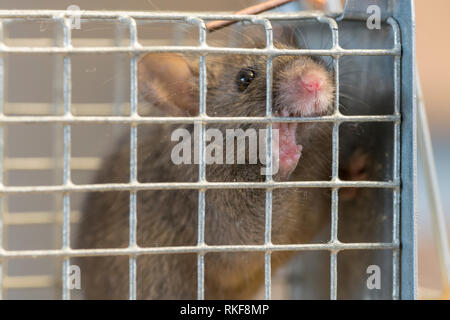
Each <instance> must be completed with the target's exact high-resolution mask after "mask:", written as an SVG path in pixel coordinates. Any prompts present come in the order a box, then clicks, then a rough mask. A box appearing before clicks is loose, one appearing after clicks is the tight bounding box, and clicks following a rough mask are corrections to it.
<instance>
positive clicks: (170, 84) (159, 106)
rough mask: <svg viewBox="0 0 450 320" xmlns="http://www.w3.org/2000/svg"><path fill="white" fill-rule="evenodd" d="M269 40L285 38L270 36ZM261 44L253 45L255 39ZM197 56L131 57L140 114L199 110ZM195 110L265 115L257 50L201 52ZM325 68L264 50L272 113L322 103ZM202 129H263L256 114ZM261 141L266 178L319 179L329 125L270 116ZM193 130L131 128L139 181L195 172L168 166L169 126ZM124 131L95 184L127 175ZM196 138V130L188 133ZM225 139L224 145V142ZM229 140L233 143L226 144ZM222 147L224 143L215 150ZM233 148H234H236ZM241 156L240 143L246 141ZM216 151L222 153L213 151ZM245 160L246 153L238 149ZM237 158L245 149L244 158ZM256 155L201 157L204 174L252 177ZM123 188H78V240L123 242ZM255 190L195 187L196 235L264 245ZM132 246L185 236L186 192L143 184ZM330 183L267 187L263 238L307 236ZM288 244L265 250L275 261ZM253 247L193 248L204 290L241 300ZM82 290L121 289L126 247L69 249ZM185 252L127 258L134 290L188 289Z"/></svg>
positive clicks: (99, 293)
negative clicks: (81, 252)
mask: <svg viewBox="0 0 450 320" xmlns="http://www.w3.org/2000/svg"><path fill="white" fill-rule="evenodd" d="M276 46H277V47H278V48H289V46H288V45H286V44H283V43H277V44H276ZM260 47H261V45H260ZM198 61H199V56H198V55H197V56H196V55H187V54H179V53H148V54H146V55H143V56H142V57H140V59H139V63H138V83H139V97H140V101H143V104H148V105H151V107H150V108H146V109H145V110H146V111H145V114H144V115H157V116H163V117H164V116H171V117H174V116H175V117H176V116H196V115H198V109H199V72H200V71H199V63H198ZM206 72H207V74H206V78H207V95H206V114H207V115H208V116H209V117H223V116H226V117H263V116H265V114H266V80H267V79H266V57H265V56H259V55H237V54H231V55H208V56H207V57H206ZM333 79H334V78H333V72H332V71H331V70H329V69H327V67H326V65H325V63H323V62H321V60H320V59H318V58H315V57H309V56H278V57H275V58H274V59H273V84H272V95H273V97H272V98H273V103H272V113H273V116H274V117H314V116H320V115H327V114H331V113H332V112H333V101H334V95H335V92H334V90H335V89H334V82H333V81H334V80H333ZM206 127H207V129H210V128H212V129H214V130H218V131H219V132H221V133H223V135H224V136H225V135H226V132H227V131H228V130H234V129H241V130H243V131H245V132H246V130H248V129H255V130H259V129H264V128H266V125H265V124H261V123H238V124H229V123H228V124H227V123H217V124H216V123H208V124H207V126H206ZM272 127H273V130H274V131H277V132H278V139H274V141H275V140H277V141H275V142H274V143H273V150H274V154H276V155H277V157H278V159H277V166H278V168H277V169H278V170H277V172H276V173H275V174H274V175H273V177H272V178H273V180H274V181H308V180H321V181H326V180H329V179H330V175H331V124H328V123H294V122H292V123H288V122H276V121H275V122H274V123H273V125H272ZM180 128H182V129H184V130H185V131H186V132H188V133H193V132H194V129H195V128H194V125H192V124H160V125H140V126H138V146H137V152H138V156H137V175H138V181H139V182H196V181H198V164H195V163H191V164H189V163H182V164H177V165H175V164H173V161H171V155H172V152H173V148H174V146H175V145H176V143H177V141H172V140H171V135H172V133H173V132H174V130H176V129H180ZM128 140H129V137H128V136H127V137H124V138H123V140H122V142H121V143H119V144H118V145H119V147H118V148H116V149H115V150H113V151H112V152H111V154H110V155H109V157H106V158H105V159H104V161H103V165H102V168H101V170H100V171H99V174H98V176H97V178H96V183H104V182H127V181H128V180H129V154H130V150H129V143H128ZM193 140H194V141H193V144H195V143H198V137H194V138H193ZM235 140H236V139H231V141H228V140H227V141H226V142H225V146H224V149H226V150H228V151H229V150H232V151H235V149H234V142H235ZM230 144H233V146H231V147H230ZM225 147H226V148H225ZM241 151H242V150H241ZM245 151H246V152H245V153H246V154H247V153H248V152H247V151H248V145H246V150H245ZM224 153H225V154H226V155H225V157H226V156H227V155H228V153H227V151H225V152H224ZM246 158H248V156H246ZM246 160H248V159H246ZM263 166H264V165H263V164H262V163H261V162H258V163H252V164H250V163H249V162H248V161H246V162H245V163H240V164H238V163H232V164H228V163H225V164H215V163H212V164H207V165H206V180H207V181H209V182H264V181H265V179H266V176H265V175H263V174H261V172H262V171H261V169H262V167H263ZM129 197H130V196H129V192H126V191H124V192H117V193H112V192H104V193H91V194H89V195H88V197H87V200H86V202H85V207H84V210H83V217H82V221H81V225H80V227H79V230H80V231H79V234H78V236H77V241H76V247H78V248H123V247H127V246H128V237H129V230H128V224H129V222H128V219H129ZM265 199H266V191H265V190H264V189H253V188H251V189H245V188H242V189H239V188H237V189H211V190H207V191H206V193H205V243H206V244H207V245H258V244H264V225H265ZM136 205H137V215H138V219H137V221H138V222H137V244H138V246H139V247H167V246H186V245H189V246H193V245H196V244H197V230H198V221H197V219H198V192H197V191H196V190H181V189H177V190H149V191H139V192H138V193H137V204H136ZM329 208H330V191H329V190H325V189H320V188H302V189H298V188H280V189H277V188H276V189H274V190H273V199H272V221H273V222H272V234H271V235H272V242H273V243H275V244H295V243H308V242H309V241H311V239H312V238H313V237H314V236H315V234H317V233H318V230H319V229H321V228H322V227H323V225H324V224H326V221H328V219H329ZM292 254H293V253H292V252H281V253H280V254H278V255H277V257H276V259H273V260H272V268H273V270H276V269H277V268H278V266H281V265H283V264H284V263H285V262H286V261H287V260H288V259H289V257H290V256H292ZM263 261H264V253H263V252H211V253H207V254H206V255H205V298H206V299H248V298H251V297H252V296H254V294H255V292H256V291H257V290H258V289H259V288H260V287H261V284H262V283H263V280H264V263H263ZM79 265H80V267H81V272H82V274H83V277H82V287H83V293H84V295H85V297H86V298H88V299H96V298H107V299H126V298H128V292H129V289H128V267H129V265H128V257H127V256H119V257H112V256H111V257H109V256H108V257H88V258H83V259H80V261H79ZM196 297H197V255H196V254H189V253H177V254H149V255H139V256H138V257H137V298H138V299H195V298H196Z"/></svg>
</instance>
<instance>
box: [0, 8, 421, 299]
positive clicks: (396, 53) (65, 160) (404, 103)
mask: <svg viewBox="0 0 450 320" xmlns="http://www.w3.org/2000/svg"><path fill="white" fill-rule="evenodd" d="M394 3H395V5H394V6H392V7H389V8H387V7H386V8H383V9H385V10H384V14H383V20H384V21H385V23H386V24H387V25H388V26H389V28H390V32H391V33H392V34H393V46H392V47H391V48H388V49H345V48H343V47H342V46H341V44H340V41H339V35H340V30H339V26H338V21H341V20H355V21H363V22H364V21H365V19H366V18H367V14H364V13H361V12H360V11H358V10H357V9H358V8H354V7H353V8H352V7H350V8H347V11H346V12H345V14H344V15H343V16H333V15H331V16H327V15H324V14H323V13H319V12H299V13H290V14H285V13H271V14H263V15H258V16H249V15H230V14H210V13H160V12H158V13H157V12H107V11H102V12H97V11H80V12H77V13H76V14H77V17H79V18H80V19H81V20H80V21H81V23H83V24H85V23H92V24H93V26H94V27H95V26H96V25H98V24H102V23H111V24H112V25H114V27H116V26H117V25H118V24H120V27H119V28H118V29H117V30H119V32H118V33H119V34H121V35H123V34H124V33H126V34H127V35H128V37H122V36H116V37H113V38H111V39H108V40H107V41H104V42H103V43H101V42H99V41H98V40H97V39H94V40H92V41H90V42H89V41H87V42H79V41H78V40H77V39H75V38H73V37H72V35H73V33H74V31H73V25H72V23H73V20H72V19H73V17H74V12H73V11H15V10H10V11H0V125H1V126H0V165H1V170H0V177H1V182H2V183H1V185H0V196H1V201H2V205H1V207H2V214H1V215H0V275H1V276H0V283H1V291H0V294H1V297H3V298H14V297H27V295H26V294H25V290H37V289H39V290H41V291H42V290H44V289H45V290H48V291H47V297H55V295H56V293H55V292H58V291H55V289H54V287H55V286H61V290H62V291H61V296H62V298H63V299H70V298H71V289H70V287H69V284H68V278H69V274H70V267H71V259H73V258H76V257H93V256H126V257H128V258H129V298H130V299H136V287H137V279H136V259H137V257H139V256H141V255H157V254H177V253H192V254H196V255H197V285H198V287H197V297H198V299H204V298H205V290H204V289H205V284H204V277H205V255H206V254H207V253H212V252H260V253H263V254H264V257H265V258H264V270H265V283H264V297H265V298H266V299H270V298H271V297H272V271H271V258H272V254H273V253H276V252H281V251H298V252H303V251H309V252H311V251H324V252H329V254H330V262H329V265H330V273H329V275H330V298H331V299H337V298H338V255H339V254H340V253H342V252H344V251H349V250H384V251H389V252H392V278H391V279H390V282H391V283H392V291H391V297H392V298H393V299H412V298H415V297H416V283H415V282H416V279H415V272H416V267H415V264H416V263H415V243H414V239H415V238H414V234H415V230H414V210H415V204H414V188H415V184H414V172H415V166H416V164H415V161H416V160H415V147H414V145H415V133H414V131H415V124H414V122H415V109H414V105H415V102H414V85H413V81H414V76H413V75H414V70H413V66H414V38H413V34H414V31H413V25H414V21H413V13H412V12H413V8H412V3H411V2H409V1H395V2H394ZM213 20H232V21H239V22H245V23H248V24H257V25H260V26H262V27H263V28H264V31H265V37H266V47H265V48H261V49H253V48H251V49H246V48H236V47H231V46H228V47H217V46H213V45H210V44H209V43H208V41H207V29H206V26H205V23H206V22H208V21H213ZM302 20H314V21H315V22H317V23H319V24H322V25H324V26H325V27H326V28H328V29H329V30H330V33H331V40H332V45H331V47H330V48H327V49H289V50H288V49H279V48H277V47H275V46H274V40H273V29H272V24H273V23H275V22H277V21H302ZM30 21H37V22H38V23H41V25H40V26H41V31H42V23H44V24H51V28H52V29H54V30H52V31H53V33H52V32H51V31H49V36H48V39H46V42H45V43H43V42H39V41H37V45H30V43H32V40H30V39H29V37H28V38H27V36H25V37H23V38H20V37H17V38H16V39H15V40H14V39H13V40H14V41H13V40H12V39H11V38H10V37H8V32H9V33H14V25H15V23H21V22H30ZM149 22H161V23H173V24H174V25H175V28H176V25H177V24H178V23H183V24H185V25H191V26H192V27H193V28H195V29H196V30H198V33H197V34H198V39H197V40H196V41H194V42H192V43H188V44H183V45H165V44H160V43H158V40H155V41H154V42H153V43H151V44H147V42H146V43H145V44H144V43H143V42H142V41H141V38H140V34H139V36H138V30H139V26H141V25H145V24H148V23H149ZM37 26H39V24H38V25H34V26H33V27H31V29H33V28H36V27H37ZM49 28H50V27H49ZM44 29H45V30H46V31H48V30H47V29H46V28H44ZM175 38H176V37H175ZM174 41H175V42H176V43H177V42H178V44H179V43H182V42H183V41H179V40H176V39H175V40H174ZM99 43H100V44H99ZM150 52H180V53H196V54H199V55H200V60H199V66H200V83H199V88H200V103H199V114H198V116H195V117H147V116H142V115H140V114H139V112H138V93H137V88H138V78H137V67H138V58H139V56H140V55H142V54H144V53H150ZM110 54H112V55H114V54H117V55H122V56H125V58H126V59H125V60H126V62H125V63H124V62H123V60H120V61H121V62H119V60H116V64H115V65H116V66H117V65H121V66H122V67H123V66H125V65H126V66H127V67H126V70H127V73H126V74H125V73H122V74H120V76H115V77H114V79H113V80H110V79H109V80H107V82H108V83H110V85H111V86H110V88H112V91H113V92H114V97H113V100H114V101H113V102H111V103H104V102H95V103H89V102H86V101H83V100H80V101H78V102H74V101H73V98H72V96H73V92H74V89H76V90H78V87H79V84H78V83H75V82H74V76H76V70H75V69H74V63H76V62H75V61H74V60H76V59H77V58H78V57H81V56H89V55H104V56H106V55H110ZM208 54H249V55H262V56H265V57H267V69H266V72H267V101H266V115H265V116H264V117H251V118H248V117H210V116H208V115H207V113H206V110H207V107H208V106H207V105H206V95H207V91H206V82H207V79H206V56H207V55H208ZM283 55H289V56H301V55H309V56H324V57H329V58H330V59H331V60H332V66H333V69H334V71H335V73H336V74H337V76H335V77H334V81H335V86H336V88H337V90H336V96H335V106H334V107H335V109H334V113H333V114H332V115H330V116H321V117H308V118H304V117H302V118H300V117H298V118H277V119H276V122H299V123H312V122H317V123H319V122H320V123H332V125H333V131H332V159H333V162H332V178H331V180H330V181H298V182H297V181H296V182H276V181H274V180H272V178H271V177H270V176H268V177H267V180H266V181H265V182H262V183H256V182H239V183H233V182H209V181H207V180H206V173H205V168H206V162H205V143H206V142H205V134H206V133H205V132H206V126H207V125H208V124H217V123H227V124H239V123H248V122H254V123H261V124H264V125H265V126H267V129H268V131H269V134H268V137H267V146H268V147H267V154H266V157H267V159H268V163H271V161H270V159H272V154H271V152H272V150H271V147H270V146H271V140H270V139H271V134H270V132H271V130H272V123H273V122H275V118H274V117H273V115H272V94H271V92H272V91H271V90H272V62H273V59H274V58H276V57H278V56H283ZM17 56H26V57H52V58H54V59H55V61H56V63H54V65H53V67H52V69H51V72H49V71H48V70H46V71H44V73H42V74H39V75H38V76H35V78H36V77H37V78H36V79H37V80H36V79H35V80H36V81H38V82H40V83H42V84H43V83H44V82H45V81H47V80H48V81H49V82H50V87H49V92H51V95H52V99H53V100H52V101H50V102H48V101H45V102H42V101H39V99H40V98H39V95H37V97H38V98H36V99H34V100H32V101H27V102H23V101H18V102H17V101H16V102H15V101H14V99H13V97H10V96H9V95H12V94H11V92H13V91H11V90H10V89H11V88H10V87H11V86H14V85H20V83H21V81H22V82H26V81H27V79H21V80H20V79H19V80H14V79H12V80H11V78H14V74H15V73H14V70H13V69H14V67H16V68H17V66H18V65H19V66H20V64H21V63H20V60H18V61H17V62H15V64H14V63H11V61H12V60H13V59H14V58H15V57H17ZM346 56H391V57H393V59H394V63H393V66H392V74H393V86H394V88H393V90H394V103H393V105H394V108H393V110H394V112H393V113H392V114H385V115H346V114H343V113H341V112H340V104H339V99H340V97H339V87H340V81H339V76H338V75H339V69H340V59H341V58H342V57H346ZM38 61H39V60H36V62H37V63H39V62H38ZM24 68H26V66H24ZM112 69H113V68H112ZM84 71H86V72H89V68H87V69H84ZM27 77H30V78H31V77H32V76H31V75H27ZM14 81H15V82H14ZM7 83H8V86H9V87H7ZM51 83H53V84H54V86H53V88H52V87H51ZM17 90H19V89H17ZM349 122H351V123H391V124H392V125H393V138H392V139H393V140H392V142H393V156H392V159H391V160H392V169H393V174H392V179H389V180H387V181H343V180H341V179H340V177H339V130H340V127H341V125H343V124H345V123H349ZM167 123H171V124H181V123H183V124H184V123H190V124H197V125H198V126H199V128H200V158H199V165H198V167H199V177H198V181H197V182H183V183H178V182H173V183H172V182H171V183H153V182H145V183H144V182H138V181H137V164H136V163H137V162H136V161H137V129H138V126H140V125H146V124H167ZM95 125H100V126H109V127H120V129H118V133H117V134H119V133H123V131H128V134H129V139H130V140H129V141H130V163H129V170H130V177H129V182H128V183H108V184H91V183H88V182H86V181H88V180H86V179H83V178H76V179H74V176H75V174H74V172H75V171H78V173H80V174H81V175H82V174H84V173H86V172H90V171H95V170H96V169H98V167H99V166H100V163H101V160H100V156H96V157H93V156H85V155H81V156H80V155H78V154H76V155H74V149H75V148H76V142H74V137H77V139H78V138H80V137H84V138H85V139H86V138H87V137H88V136H89V134H90V133H92V134H95V133H94V131H89V130H91V129H89V127H90V126H95ZM79 128H81V129H79ZM34 129H36V130H37V131H36V130H34ZM37 132H39V133H37ZM86 132H89V133H86ZM40 143H42V145H40ZM95 148H97V149H101V148H105V149H107V147H105V146H99V145H96V146H94V149H95ZM21 150H22V151H21ZM23 150H34V151H35V152H34V153H33V154H31V153H30V154H25V155H24V152H23ZM77 153H78V151H77ZM43 172H46V173H45V174H44V173H43ZM76 180H78V181H76ZM306 187H307V188H328V189H330V190H331V196H332V197H331V237H330V240H329V241H328V242H327V243H311V244H273V243H272V241H271V227H272V195H273V190H275V189H279V188H306ZM238 188H254V189H262V190H265V192H266V203H265V239H264V244H262V245H208V244H206V243H205V192H206V191H207V190H213V189H238ZM343 188H374V189H387V190H392V192H393V198H392V208H393V209H392V213H393V216H392V229H391V230H392V241H389V242H370V243H369V242H366V243H344V242H341V241H340V240H339V238H338V216H339V213H338V203H339V190H340V189H343ZM176 189H188V190H196V191H197V192H198V243H197V245H195V246H179V247H150V248H145V247H139V246H138V245H137V241H136V232H137V223H138V221H137V212H136V201H137V200H136V194H137V192H138V191H143V190H176ZM93 191H96V192H109V191H126V192H129V194H130V198H129V199H130V204H129V247H127V248H111V249H73V248H72V247H71V239H72V230H73V227H74V226H75V225H76V224H77V222H78V220H79V217H80V215H81V213H80V212H79V211H78V210H77V209H74V203H77V202H79V201H80V200H79V199H78V198H79V195H81V194H85V193H88V192H93ZM43 199H46V200H45V201H44V200H43ZM43 202H45V203H46V205H42V203H43ZM36 226H39V228H38V229H33V230H34V231H32V229H31V228H30V227H36ZM36 237H39V238H40V239H43V238H44V239H45V240H42V241H46V242H47V243H46V244H39V243H38V241H37V240H35V239H37V238H36ZM21 241H22V242H24V241H25V242H26V243H27V245H25V247H23V246H22V247H21V245H20V243H21ZM46 259H48V260H46ZM38 269H40V270H41V271H40V272H39V273H36V270H38ZM42 270H45V271H43V273H42Z"/></svg>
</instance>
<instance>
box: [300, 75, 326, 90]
mask: <svg viewBox="0 0 450 320" xmlns="http://www.w3.org/2000/svg"><path fill="white" fill-rule="evenodd" d="M324 83H325V78H324V77H323V74H321V73H319V72H316V71H309V72H308V73H306V74H304V75H302V77H301V78H300V85H301V86H302V88H303V89H305V90H306V91H307V92H309V93H317V92H318V91H320V90H321V89H322V87H323V85H324Z"/></svg>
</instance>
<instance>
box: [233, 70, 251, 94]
mask: <svg viewBox="0 0 450 320" xmlns="http://www.w3.org/2000/svg"><path fill="white" fill-rule="evenodd" d="M255 77H256V73H255V71H253V70H252V69H250V68H245V69H241V71H239V73H238V74H237V78H236V83H237V86H238V89H239V91H240V92H244V91H245V89H247V87H248V86H249V84H250V82H252V80H253V79H255Z"/></svg>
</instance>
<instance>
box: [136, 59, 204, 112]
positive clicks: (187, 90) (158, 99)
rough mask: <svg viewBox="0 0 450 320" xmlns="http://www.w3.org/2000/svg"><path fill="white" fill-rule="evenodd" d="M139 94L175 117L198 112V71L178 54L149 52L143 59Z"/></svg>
mask: <svg viewBox="0 0 450 320" xmlns="http://www.w3.org/2000/svg"><path fill="white" fill-rule="evenodd" d="M138 81H139V95H140V97H141V98H143V99H145V100H147V101H149V102H150V103H152V105H154V106H155V107H158V108H160V109H161V110H162V111H163V112H164V113H167V114H169V115H171V116H183V115H184V116H185V115H196V114H198V104H199V98H198V95H199V94H198V72H197V71H196V70H195V66H194V65H193V64H192V63H191V62H190V61H189V60H188V59H186V58H185V57H183V56H182V55H179V54H175V53H149V54H147V55H145V56H144V57H142V58H141V59H140V60H139V65H138Z"/></svg>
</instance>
